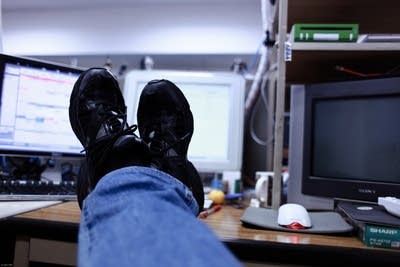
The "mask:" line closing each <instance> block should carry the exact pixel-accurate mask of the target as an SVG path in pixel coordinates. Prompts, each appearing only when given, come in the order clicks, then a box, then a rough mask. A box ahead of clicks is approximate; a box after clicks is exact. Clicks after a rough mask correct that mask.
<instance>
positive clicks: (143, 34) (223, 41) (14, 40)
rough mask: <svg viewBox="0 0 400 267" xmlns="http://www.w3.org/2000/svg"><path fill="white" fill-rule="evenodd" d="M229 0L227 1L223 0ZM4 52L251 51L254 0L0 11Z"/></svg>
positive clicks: (257, 21)
mask: <svg viewBox="0 0 400 267" xmlns="http://www.w3.org/2000/svg"><path fill="white" fill-rule="evenodd" d="M227 3H229V2H227ZM3 29H4V32H3V44H4V51H5V52H6V53H11V54H20V55H35V56H37V55H96V54H249V53H250V54H252V53H254V52H255V51H256V49H257V46H258V44H259V42H260V41H261V37H262V29H261V16H260V9H259V1H253V0H252V1H245V2H243V3H242V4H240V3H235V4H233V5H229V7H228V6H227V4H226V3H225V4H223V3H219V4H218V3H217V4H213V5H211V6H210V5H209V4H208V5H202V4H190V3H189V4H185V3H181V4H175V5H173V4H169V5H162V4H137V5H134V6H127V7H105V6H100V7H90V8H84V9H77V8H73V7H72V8H65V9H16V10H7V9H6V10H4V11H3Z"/></svg>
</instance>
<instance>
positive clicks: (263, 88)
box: [249, 72, 275, 146]
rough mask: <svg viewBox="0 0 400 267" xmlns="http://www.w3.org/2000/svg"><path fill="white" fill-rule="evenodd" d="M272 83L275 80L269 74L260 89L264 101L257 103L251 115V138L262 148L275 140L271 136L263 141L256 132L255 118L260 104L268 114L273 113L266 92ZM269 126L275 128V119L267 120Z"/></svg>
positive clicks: (264, 78)
mask: <svg viewBox="0 0 400 267" xmlns="http://www.w3.org/2000/svg"><path fill="white" fill-rule="evenodd" d="M270 82H273V79H271V74H270V73H269V72H267V73H266V74H265V75H264V77H263V81H262V84H261V88H260V92H261V100H262V101H261V102H260V101H257V103H256V104H255V106H254V108H253V109H252V110H251V114H250V124H249V131H250V136H251V138H252V139H253V140H254V141H255V142H256V143H257V144H259V145H261V146H267V145H269V144H270V143H271V142H273V140H274V137H273V136H271V137H270V138H268V139H266V140H263V139H261V138H260V137H259V136H258V135H257V133H256V130H255V117H256V116H255V115H256V114H257V112H256V111H257V110H258V107H259V105H260V103H262V104H263V106H264V108H265V111H266V114H270V112H272V111H271V110H270V108H269V104H268V97H267V95H266V92H265V91H266V90H267V89H266V88H268V87H269V86H268V87H267V86H266V85H267V83H270ZM267 124H269V126H271V127H273V126H274V124H275V121H274V119H273V118H272V120H267Z"/></svg>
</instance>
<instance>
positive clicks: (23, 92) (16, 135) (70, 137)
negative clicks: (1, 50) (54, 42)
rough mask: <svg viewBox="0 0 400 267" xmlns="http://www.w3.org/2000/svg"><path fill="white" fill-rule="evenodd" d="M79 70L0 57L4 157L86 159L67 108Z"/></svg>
mask: <svg viewBox="0 0 400 267" xmlns="http://www.w3.org/2000/svg"><path fill="white" fill-rule="evenodd" d="M81 72H82V70H81V69H78V68H72V67H68V66H64V65H59V64H56V63H50V62H44V61H40V60H35V59H30V58H22V57H15V56H10V55H0V96H1V102H0V153H1V154H2V155H20V156H36V155H47V156H52V157H55V156H66V157H67V156H68V157H69V156H72V157H75V156H82V155H81V154H80V151H81V150H82V146H81V144H80V143H79V141H78V139H77V138H76V137H75V135H74V133H73V131H72V128H71V126H70V123H69V117H68V107H69V98H70V94H71V92H72V88H73V85H74V83H75V81H76V80H77V79H78V76H79V74H80V73H81Z"/></svg>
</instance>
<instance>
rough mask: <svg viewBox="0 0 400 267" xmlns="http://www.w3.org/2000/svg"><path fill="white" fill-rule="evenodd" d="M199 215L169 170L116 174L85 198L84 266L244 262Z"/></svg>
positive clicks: (144, 169)
mask: <svg viewBox="0 0 400 267" xmlns="http://www.w3.org/2000/svg"><path fill="white" fill-rule="evenodd" d="M197 213H198V205H197V202H196V201H195V199H194V198H193V195H192V193H191V192H190V190H189V189H188V188H187V187H186V186H185V185H183V184H182V183H181V182H180V181H178V180H177V179H175V178H173V177H172V176H170V175H168V174H166V173H164V172H161V171H158V170H155V169H151V168H147V167H126V168H122V169H118V170H115V171H113V172H110V173H108V174H107V175H105V176H104V177H103V178H102V179H101V180H100V181H99V183H98V184H97V186H96V188H95V190H94V191H93V192H91V193H90V194H89V196H88V197H87V198H86V199H85V201H84V205H83V210H82V214H81V224H80V229H79V245H78V266H96V267H97V266H119V267H120V266H195V267H196V266H207V267H211V266H240V263H239V262H238V260H237V259H236V258H235V257H234V256H233V255H232V254H231V253H230V251H229V250H228V249H227V248H226V247H225V246H224V245H223V244H222V243H221V242H220V241H219V240H218V238H217V237H216V236H215V235H214V233H213V232H212V231H211V230H210V229H209V228H208V227H207V226H206V225H205V224H204V223H203V222H201V221H200V220H198V219H197V218H196V215H197Z"/></svg>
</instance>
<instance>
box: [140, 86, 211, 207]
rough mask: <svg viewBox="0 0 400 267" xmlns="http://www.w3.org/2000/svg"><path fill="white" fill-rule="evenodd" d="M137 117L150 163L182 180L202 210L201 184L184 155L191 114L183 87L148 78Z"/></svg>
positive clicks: (188, 136)
mask: <svg viewBox="0 0 400 267" xmlns="http://www.w3.org/2000/svg"><path fill="white" fill-rule="evenodd" d="M137 121H138V127H139V133H140V136H141V138H142V139H143V141H145V142H146V143H147V144H148V145H149V148H150V153H151V161H152V166H153V167H155V168H157V169H159V170H162V171H164V172H166V173H168V174H170V175H171V176H174V177H175V178H177V179H179V180H180V181H181V182H182V183H183V184H185V185H186V186H187V187H188V188H189V189H190V190H191V191H192V193H193V196H194V197H195V199H196V201H197V204H198V205H199V211H201V210H202V208H203V204H204V191H203V184H202V182H201V178H200V176H199V173H198V172H197V170H196V168H195V167H194V166H193V164H192V163H191V162H190V161H189V160H188V159H187V151H188V148H189V143H190V140H191V138H192V135H193V115H192V112H191V111H190V106H189V103H188V102H187V100H186V98H185V96H184V95H183V93H182V91H181V90H180V89H179V88H178V87H177V86H176V85H175V84H174V83H172V82H170V81H168V80H153V81H150V82H149V83H148V84H147V85H146V86H145V87H144V89H143V91H142V94H141V96H140V100H139V106H138V110H137Z"/></svg>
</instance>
